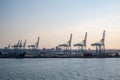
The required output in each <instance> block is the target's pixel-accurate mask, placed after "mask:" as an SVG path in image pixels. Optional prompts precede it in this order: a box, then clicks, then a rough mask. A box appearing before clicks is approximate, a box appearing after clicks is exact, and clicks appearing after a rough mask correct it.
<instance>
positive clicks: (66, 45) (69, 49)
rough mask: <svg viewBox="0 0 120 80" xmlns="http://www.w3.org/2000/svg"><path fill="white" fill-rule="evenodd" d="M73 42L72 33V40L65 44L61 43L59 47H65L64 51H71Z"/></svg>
mask: <svg viewBox="0 0 120 80" xmlns="http://www.w3.org/2000/svg"><path fill="white" fill-rule="evenodd" d="M71 42H72V34H71V35H70V40H69V41H68V42H67V43H65V44H59V47H63V51H64V53H71Z"/></svg>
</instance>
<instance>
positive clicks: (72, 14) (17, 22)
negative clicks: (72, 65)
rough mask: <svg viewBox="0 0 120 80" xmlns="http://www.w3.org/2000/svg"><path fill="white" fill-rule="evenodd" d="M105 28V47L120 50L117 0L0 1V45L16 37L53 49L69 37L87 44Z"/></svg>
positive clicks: (96, 37) (15, 39) (73, 40)
mask: <svg viewBox="0 0 120 80" xmlns="http://www.w3.org/2000/svg"><path fill="white" fill-rule="evenodd" d="M103 30H105V31H106V37H105V45H106V48H107V49H120V36H119V34H120V0H0V48H3V47H6V46H8V44H9V43H10V44H11V45H14V44H16V43H17V41H18V40H23V41H24V40H25V39H26V40H27V45H29V44H34V43H35V42H36V41H37V38H38V36H40V44H39V47H40V48H43V47H45V48H52V47H55V46H57V45H59V44H61V43H66V42H67V41H68V40H69V37H70V34H71V33H72V34H73V39H72V44H75V43H78V42H82V40H83V39H84V35H85V32H88V37H87V47H88V48H93V49H94V47H92V46H91V44H92V43H95V42H98V41H99V40H100V39H101V38H102V33H103ZM72 48H75V47H72Z"/></svg>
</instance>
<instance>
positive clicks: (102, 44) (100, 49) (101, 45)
mask: <svg viewBox="0 0 120 80" xmlns="http://www.w3.org/2000/svg"><path fill="white" fill-rule="evenodd" d="M91 45H92V46H96V53H98V52H99V53H101V52H103V53H105V30H104V31H103V36H102V39H101V40H100V41H99V42H97V43H93V44H91Z"/></svg>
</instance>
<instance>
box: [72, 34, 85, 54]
mask: <svg viewBox="0 0 120 80" xmlns="http://www.w3.org/2000/svg"><path fill="white" fill-rule="evenodd" d="M86 41H87V32H86V33H85V38H84V40H83V41H82V42H80V43H76V44H74V46H76V47H78V53H79V51H81V53H84V52H85V51H86V49H87V46H86Z"/></svg>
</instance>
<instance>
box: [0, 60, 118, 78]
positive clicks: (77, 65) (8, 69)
mask: <svg viewBox="0 0 120 80" xmlns="http://www.w3.org/2000/svg"><path fill="white" fill-rule="evenodd" d="M0 80H120V59H119V58H92V59H90V58H89V59H83V58H81V59H79V58H45V59H42V58H37V59H0Z"/></svg>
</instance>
